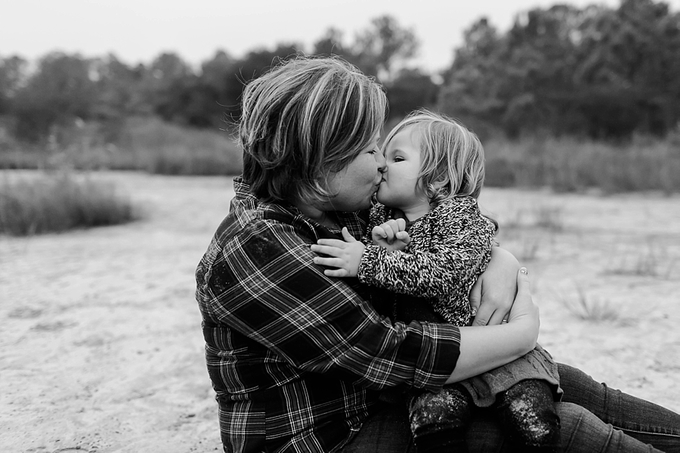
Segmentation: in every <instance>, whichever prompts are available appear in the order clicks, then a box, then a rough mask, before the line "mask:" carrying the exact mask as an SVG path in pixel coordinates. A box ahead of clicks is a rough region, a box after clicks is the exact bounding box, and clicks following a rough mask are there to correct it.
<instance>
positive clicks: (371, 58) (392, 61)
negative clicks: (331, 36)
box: [352, 15, 418, 81]
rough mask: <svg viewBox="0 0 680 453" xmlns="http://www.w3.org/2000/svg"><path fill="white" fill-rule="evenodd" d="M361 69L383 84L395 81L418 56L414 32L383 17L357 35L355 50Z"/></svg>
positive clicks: (389, 18)
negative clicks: (406, 64)
mask: <svg viewBox="0 0 680 453" xmlns="http://www.w3.org/2000/svg"><path fill="white" fill-rule="evenodd" d="M352 49H353V54H354V55H356V56H358V66H359V67H360V68H362V69H364V70H365V72H366V73H368V74H375V75H377V76H378V77H379V78H380V80H382V81H390V80H393V79H394V77H395V76H396V72H395V70H398V69H400V66H402V67H403V65H404V64H405V63H406V62H407V61H408V60H409V59H411V58H413V57H414V56H415V55H416V51H417V49H418V40H417V38H416V35H415V33H414V32H413V30H411V29H409V28H403V27H402V26H400V25H399V23H398V22H397V20H396V19H395V18H394V17H392V16H388V15H385V16H380V17H377V18H375V19H373V20H372V21H371V25H370V27H369V28H368V29H366V30H364V31H362V32H360V33H359V34H358V35H357V38H356V42H355V44H354V45H353V47H352Z"/></svg>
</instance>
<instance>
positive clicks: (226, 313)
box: [196, 178, 460, 452]
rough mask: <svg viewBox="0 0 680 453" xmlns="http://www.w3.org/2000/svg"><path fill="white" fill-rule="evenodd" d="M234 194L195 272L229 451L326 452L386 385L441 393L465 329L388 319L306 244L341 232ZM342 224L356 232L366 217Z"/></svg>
mask: <svg viewBox="0 0 680 453" xmlns="http://www.w3.org/2000/svg"><path fill="white" fill-rule="evenodd" d="M234 186H235V189H236V197H235V198H234V200H232V204H231V208H230V213H229V215H228V216H227V218H226V219H225V220H224V221H223V222H222V224H221V225H220V226H219V227H218V229H217V232H216V234H215V236H214V238H213V240H212V241H211V243H210V245H209V247H208V249H207V251H206V253H205V255H204V256H203V258H202V260H201V262H200V263H199V265H198V268H197V270H196V281H197V290H196V298H197V301H198V304H199V308H200V310H201V314H202V317H203V334H204V338H205V342H206V361H207V367H208V374H209V376H210V379H211V381H212V385H213V388H214V390H215V392H216V395H217V400H218V402H219V408H220V413H219V417H220V429H221V435H222V442H223V445H224V449H225V451H228V452H260V451H272V452H273V451H276V452H325V451H334V450H337V449H338V448H340V447H341V446H343V445H344V444H345V443H346V442H347V441H348V440H350V439H351V437H352V434H353V432H356V431H358V430H359V429H360V427H361V424H362V422H363V421H364V420H365V419H366V418H367V417H368V416H369V415H370V413H371V409H372V407H374V405H375V404H376V403H377V399H378V395H379V393H380V391H381V389H383V388H387V387H395V386H405V387H416V388H423V389H428V390H433V391H436V390H438V389H439V388H440V387H441V386H442V385H443V384H444V382H445V380H446V378H447V377H448V376H449V375H450V373H451V371H452V370H453V368H454V366H455V363H456V360H457V358H458V354H459V345H460V331H459V330H458V328H457V327H455V326H453V325H448V324H427V323H422V324H421V323H416V322H414V323H411V324H409V325H405V324H401V323H394V324H393V323H391V322H390V320H389V319H388V318H387V317H384V316H381V315H380V314H379V313H378V312H377V311H376V310H375V309H374V306H373V304H371V303H370V302H371V301H372V302H373V303H374V304H379V303H380V300H379V299H380V292H378V290H375V289H370V288H369V287H367V286H364V285H361V284H359V282H358V280H357V279H333V278H329V277H326V276H325V275H324V274H323V268H321V267H320V266H316V265H314V264H313V262H312V258H313V256H314V254H313V253H312V252H311V250H310V249H309V245H310V244H313V243H316V241H317V239H319V238H321V237H330V236H337V237H339V236H338V234H339V232H337V231H334V232H331V231H329V230H327V229H326V228H324V227H322V226H320V225H318V224H316V223H314V222H312V221H311V220H309V219H307V218H306V217H304V216H303V215H302V214H301V213H300V212H299V211H298V210H297V209H295V208H293V207H290V206H281V205H278V204H270V203H262V202H259V201H258V200H257V199H256V198H254V197H253V196H252V195H251V194H249V193H248V187H247V186H246V185H244V184H243V183H242V182H241V181H240V179H239V178H236V179H235V182H234ZM341 220H342V222H343V223H344V225H345V226H347V227H348V229H349V230H350V232H351V233H352V234H354V235H355V237H360V236H361V234H362V227H363V226H364V224H363V222H362V221H361V219H360V218H359V216H358V215H356V214H350V213H347V214H343V215H342V216H341Z"/></svg>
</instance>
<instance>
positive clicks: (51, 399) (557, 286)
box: [0, 173, 680, 453]
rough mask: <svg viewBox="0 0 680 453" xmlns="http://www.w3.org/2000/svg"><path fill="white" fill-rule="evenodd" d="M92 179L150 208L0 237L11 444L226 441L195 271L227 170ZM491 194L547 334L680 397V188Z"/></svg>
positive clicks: (568, 351) (204, 446)
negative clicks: (113, 219)
mask: <svg viewBox="0 0 680 453" xmlns="http://www.w3.org/2000/svg"><path fill="white" fill-rule="evenodd" d="M96 177H97V178H101V179H105V180H111V181H114V182H115V184H116V186H117V187H118V188H119V190H120V192H121V194H124V195H125V196H129V197H130V198H131V199H132V201H133V202H134V204H135V206H137V208H138V209H139V212H140V213H141V214H142V215H143V216H144V217H143V219H142V220H140V221H137V222H134V223H131V224H128V225H122V226H114V227H106V228H97V229H92V230H84V231H74V232H69V233H65V234H55V235H44V236H38V237H31V238H9V237H1V236H0V323H1V325H2V327H1V328H0V376H1V377H0V408H1V411H0V451H2V452H10V453H11V452H75V451H80V452H83V451H85V452H98V453H108V452H145V453H156V452H158V453H160V452H164V453H174V452H177V453H185V452H209V451H219V450H220V449H221V447H220V444H219V435H218V427H217V417H216V405H215V402H214V399H213V394H212V389H211V388H210V384H209V381H208V377H207V373H206V371H205V366H204V363H203V352H202V349H203V342H202V337H201V331H200V316H199V313H198V309H197V306H196V303H195V301H194V296H193V291H194V280H193V271H194V267H195V265H196V264H197V262H198V260H199V259H200V257H201V255H202V253H203V251H204V249H205V247H206V245H207V243H208V241H209V239H210V237H211V235H212V232H213V230H214V229H215V227H216V226H217V224H218V222H219V221H220V220H221V218H222V217H223V215H224V214H226V212H227V209H228V202H229V199H230V198H231V195H232V192H231V182H230V180H228V179H226V178H183V177H161V176H149V175H144V174H137V173H104V174H99V175H96ZM480 201H481V205H482V207H483V209H485V210H486V211H487V212H488V213H489V214H491V215H492V216H494V217H495V218H496V219H497V220H498V221H499V222H500V224H501V233H500V235H499V239H500V242H501V245H503V246H505V247H506V248H508V249H509V250H510V251H512V252H513V253H515V255H516V256H518V257H519V258H520V260H521V261H522V262H523V263H524V264H526V265H527V266H528V267H529V269H530V275H531V279H532V285H533V288H534V294H535V299H536V301H537V302H538V303H539V305H540V306H541V315H542V327H541V336H540V342H541V344H542V345H543V346H544V347H545V348H546V349H548V350H549V351H550V352H551V353H552V354H553V356H554V357H555V358H556V359H557V360H558V361H562V362H566V363H569V364H572V365H576V366H578V367H580V368H581V369H583V370H584V371H586V372H588V373H589V374H591V375H592V376H593V377H595V378H596V379H598V380H601V381H605V382H608V383H609V384H610V385H612V386H614V387H618V388H621V389H623V390H626V391H628V392H631V393H633V394H635V395H638V396H641V397H645V398H647V399H650V400H652V401H654V402H657V403H659V404H661V405H663V406H666V407H668V408H670V409H673V410H676V411H680V390H678V387H677V384H676V382H677V381H678V376H680V330H679V329H678V328H677V326H678V325H679V324H680V312H679V310H678V306H679V304H678V302H680V259H679V258H680V228H679V227H678V225H680V197H678V196H674V197H664V196H662V195H658V194H646V195H638V194H636V195H624V196H612V197H600V196H597V195H554V194H551V193H550V192H543V191H521V190H497V189H485V191H484V193H483V195H482V198H481V200H480ZM579 300H581V301H583V302H584V304H585V305H586V306H587V307H588V314H587V315H586V316H579V313H580V314H583V311H579V310H583V309H582V307H581V306H580V305H579ZM584 318H585V319H584Z"/></svg>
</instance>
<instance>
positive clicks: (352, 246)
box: [311, 219, 409, 277]
mask: <svg viewBox="0 0 680 453" xmlns="http://www.w3.org/2000/svg"><path fill="white" fill-rule="evenodd" d="M371 235H372V238H373V242H374V243H375V244H379V245H380V247H384V248H385V249H386V250H387V251H388V252H392V251H395V250H403V249H404V248H406V245H407V244H408V243H409V236H408V233H407V232H406V221H405V220H404V219H397V220H389V221H387V222H385V223H383V224H381V225H378V226H375V227H373V230H372V233H371ZM342 237H343V238H344V241H341V240H339V239H319V240H318V242H317V243H316V244H313V245H312V246H311V250H312V252H314V253H321V254H323V255H328V256H327V257H321V256H318V257H315V258H314V263H315V264H319V265H321V266H326V267H330V268H331V269H326V270H325V271H324V274H326V275H327V276H329V277H356V276H357V271H358V269H359V263H360V262H361V255H362V254H363V253H364V250H365V248H366V247H365V246H364V244H363V243H361V242H359V241H357V240H356V239H355V238H354V237H353V236H352V235H351V234H349V231H347V228H343V229H342Z"/></svg>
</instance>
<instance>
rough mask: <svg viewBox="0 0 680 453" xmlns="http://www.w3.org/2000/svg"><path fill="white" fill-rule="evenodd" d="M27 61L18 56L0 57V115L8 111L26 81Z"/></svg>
mask: <svg viewBox="0 0 680 453" xmlns="http://www.w3.org/2000/svg"><path fill="white" fill-rule="evenodd" d="M27 68H28V62H27V61H26V60H24V59H23V58H21V57H19V56H16V55H15V56H12V57H8V58H2V59H0V115H3V114H6V113H9V112H10V111H11V109H12V106H11V103H12V100H13V99H14V97H15V96H16V94H17V92H18V91H19V89H20V88H21V86H22V84H23V83H25V82H26V78H27V75H26V74H27Z"/></svg>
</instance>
